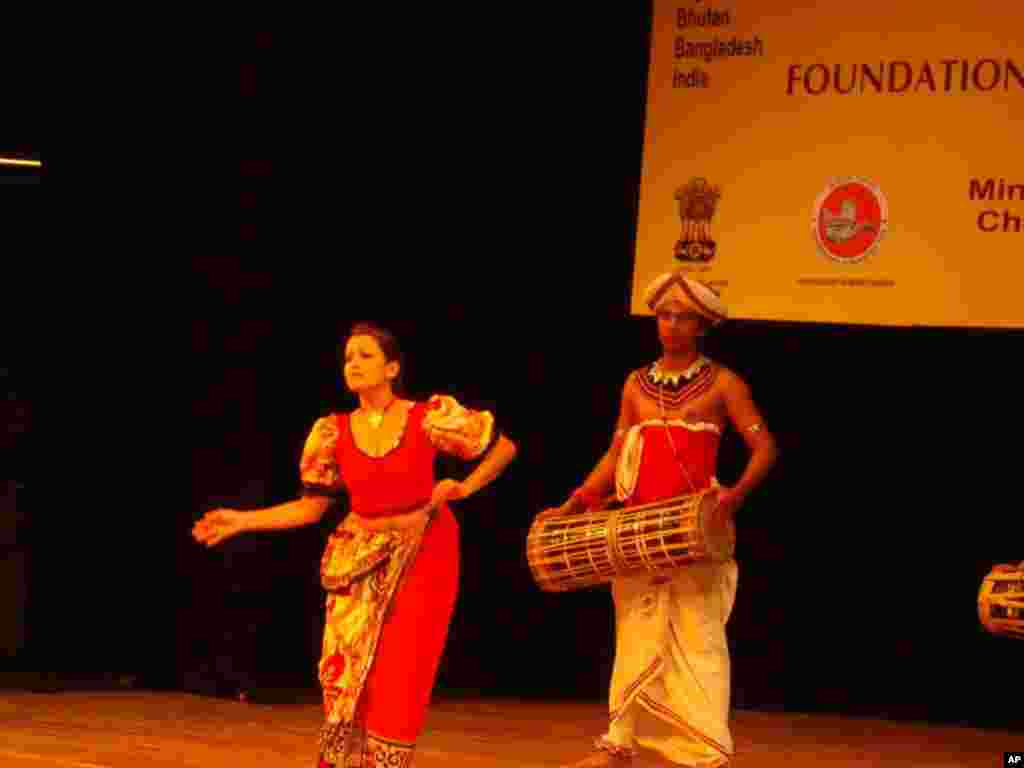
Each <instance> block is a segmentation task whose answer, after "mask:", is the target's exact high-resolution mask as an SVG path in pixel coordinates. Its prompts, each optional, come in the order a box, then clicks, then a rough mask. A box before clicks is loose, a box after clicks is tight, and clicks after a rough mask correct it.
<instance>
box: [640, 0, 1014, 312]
mask: <svg viewBox="0 0 1024 768" xmlns="http://www.w3.org/2000/svg"><path fill="white" fill-rule="evenodd" d="M643 151H644V162H643V175H642V179H641V184H640V207H639V214H638V221H637V244H636V260H635V264H634V275H633V278H634V279H633V302H632V311H633V313H634V314H649V309H648V308H647V307H646V306H644V305H643V303H642V298H641V297H642V296H643V291H644V288H645V287H646V285H647V284H648V282H649V281H650V280H651V279H653V278H654V277H655V276H657V275H658V274H660V273H662V272H665V271H667V270H670V269H678V268H682V269H685V270H687V271H688V272H690V273H692V274H693V276H694V277H697V278H698V279H701V280H703V281H705V282H707V283H709V284H711V285H712V286H713V287H714V288H715V289H716V290H718V291H719V293H720V294H721V296H722V299H723V300H724V301H725V302H726V304H727V306H728V307H729V311H730V314H731V315H732V316H734V317H739V318H746V319H757V320H787V321H808V322H830V323H854V324H872V325H900V326H906V325H928V326H986V327H1024V300H1022V287H1024V266H1022V263H1024V2H1022V0H988V2H986V3H983V4H981V5H978V6H970V5H967V4H964V3H954V2H943V1H942V0H939V2H930V3H909V2H899V1H898V0H895V1H894V0H858V2H856V3H853V4H849V3H818V4H814V3H793V2H792V0H713V1H712V2H704V1H702V0H684V1H683V2H666V1H663V0H654V19H653V25H652V36H651V50H650V69H649V81H648V94H647V119H646V125H645V137H644V149H643Z"/></svg>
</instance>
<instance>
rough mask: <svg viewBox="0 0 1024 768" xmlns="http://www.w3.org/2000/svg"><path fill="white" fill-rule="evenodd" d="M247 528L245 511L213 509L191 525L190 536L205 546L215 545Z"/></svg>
mask: <svg viewBox="0 0 1024 768" xmlns="http://www.w3.org/2000/svg"><path fill="white" fill-rule="evenodd" d="M246 528H247V525H246V513H245V512H239V511H238V510H237V509H213V510H210V511H209V512H207V513H206V514H205V515H203V516H202V518H200V519H199V520H198V521H197V522H196V524H195V525H194V526H192V538H194V539H195V540H196V541H198V542H199V543H200V544H203V545H205V546H207V547H215V546H217V545H218V544H220V543H221V542H222V541H224V540H225V539H229V538H231V537H232V536H235V535H237V534H239V533H242V532H243V531H245V530H246Z"/></svg>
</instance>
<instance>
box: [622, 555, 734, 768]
mask: <svg viewBox="0 0 1024 768" xmlns="http://www.w3.org/2000/svg"><path fill="white" fill-rule="evenodd" d="M660 578H661V579H665V578H666V577H664V576H662V577H660ZM737 578H738V568H737V566H736V562H735V561H734V560H729V561H727V562H724V563H713V562H704V563H698V564H695V565H689V566H686V567H684V568H681V569H680V570H679V571H677V572H675V573H673V574H671V577H670V578H668V580H667V581H665V582H664V583H660V584H659V583H656V582H657V581H659V579H657V578H654V577H652V575H651V574H645V575H642V576H629V577H620V578H617V579H615V580H614V581H613V582H612V597H613V598H614V601H615V620H616V633H615V643H616V650H615V666H614V668H613V671H612V681H611V695H610V697H609V698H610V701H609V708H610V719H611V724H610V727H609V730H608V733H607V734H606V736H605V737H604V739H603V741H604V742H605V743H608V742H610V744H611V745H614V746H615V747H619V748H624V749H625V750H629V749H630V748H632V747H633V745H634V744H638V745H639V746H642V747H646V748H647V749H651V750H653V751H655V752H657V753H659V754H660V755H661V756H662V757H664V758H665V759H666V760H669V761H670V762H672V763H675V764H678V765H687V766H701V768H711V766H720V765H725V764H726V763H727V762H728V760H729V758H730V757H731V755H732V753H733V740H732V735H731V734H730V732H729V685H730V677H729V647H728V645H727V643H726V635H725V625H726V622H727V621H728V619H729V615H730V613H731V612H732V606H733V602H734V601H735V597H736V582H737ZM616 751H617V750H616Z"/></svg>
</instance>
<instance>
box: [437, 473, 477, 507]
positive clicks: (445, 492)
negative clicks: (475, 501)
mask: <svg viewBox="0 0 1024 768" xmlns="http://www.w3.org/2000/svg"><path fill="white" fill-rule="evenodd" d="M467 496H469V489H468V488H466V486H465V484H464V483H460V482H459V481H458V480H451V479H447V478H446V479H444V480H442V481H441V482H439V483H438V484H437V485H435V486H434V492H433V493H431V494H430V506H432V507H439V506H441V505H442V504H444V503H445V502H446V501H456V500H457V499H464V498H466V497H467Z"/></svg>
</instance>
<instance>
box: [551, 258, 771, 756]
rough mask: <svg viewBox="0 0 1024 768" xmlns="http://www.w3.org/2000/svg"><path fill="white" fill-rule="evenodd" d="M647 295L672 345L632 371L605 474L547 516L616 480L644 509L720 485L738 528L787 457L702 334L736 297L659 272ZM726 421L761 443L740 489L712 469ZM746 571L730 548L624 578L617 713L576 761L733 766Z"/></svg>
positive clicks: (613, 699)
mask: <svg viewBox="0 0 1024 768" xmlns="http://www.w3.org/2000/svg"><path fill="white" fill-rule="evenodd" d="M645 301H646V303H647V305H648V306H649V307H650V308H651V309H652V310H653V311H654V313H655V315H656V316H657V323H658V338H659V339H660V340H661V345H662V355H661V357H660V358H659V359H658V360H657V361H656V362H654V363H652V364H650V365H648V366H646V367H644V368H641V369H639V370H637V371H634V372H632V373H631V374H630V375H629V376H628V377H627V378H626V383H625V386H624V387H623V391H622V404H621V410H620V413H619V420H618V424H617V429H616V432H615V436H614V439H613V441H612V445H611V447H610V448H609V450H608V452H607V453H606V454H605V455H604V457H603V458H602V459H601V460H600V462H598V464H597V466H596V468H595V469H594V471H593V472H591V473H590V476H589V477H588V478H587V479H586V481H585V482H584V483H583V485H581V486H580V487H579V488H578V489H577V490H576V491H575V492H574V493H573V494H572V496H570V498H569V499H568V501H566V502H565V503H564V504H563V505H562V506H561V507H558V508H556V509H550V510H546V511H545V512H544V513H543V514H544V515H557V514H569V513H574V512H579V511H583V510H584V509H586V508H595V507H600V506H601V505H602V504H603V503H604V502H605V500H606V497H608V496H610V493H611V492H612V490H614V491H615V493H616V496H617V497H618V499H619V500H620V501H622V502H624V503H625V504H626V505H627V506H634V505H640V504H647V503H651V502H656V501H658V500H660V499H666V498H670V497H673V496H679V495H684V494H694V493H699V492H701V491H709V489H714V490H710V492H711V493H715V494H716V495H717V501H718V505H717V510H716V512H715V515H714V517H715V518H716V519H715V521H714V522H715V523H716V524H717V525H718V526H719V527H721V526H731V525H732V518H733V515H734V513H735V512H736V510H737V509H738V508H739V507H740V506H741V505H742V503H743V501H744V500H745V499H746V498H747V496H748V495H749V494H750V492H751V491H753V490H754V489H755V488H756V487H757V486H758V484H759V483H760V482H761V481H762V480H763V479H764V477H765V475H766V474H767V473H768V471H769V470H770V469H771V467H772V465H773V464H774V463H775V460H776V456H777V448H776V445H775V440H774V438H773V437H772V435H771V433H770V432H769V431H768V429H767V427H766V426H765V424H764V420H763V419H762V418H761V414H760V413H759V412H758V409H757V406H756V405H755V404H754V401H753V400H752V398H751V394H750V388H749V387H748V386H747V384H746V383H745V382H744V381H743V379H741V378H740V377H739V376H738V375H737V374H735V373H734V372H732V371H730V370H729V369H727V368H725V367H723V366H721V365H719V364H718V363H715V362H713V361H711V360H709V359H708V358H706V357H704V356H703V355H701V354H700V352H699V351H698V339H699V337H701V336H702V335H704V333H705V332H706V331H707V330H708V329H709V328H711V327H713V326H716V325H718V324H719V323H721V322H722V321H723V320H725V318H726V309H725V306H724V305H723V303H722V301H721V300H720V298H719V297H718V295H717V294H716V293H715V292H714V291H713V290H712V289H711V288H710V287H708V286H706V285H704V284H703V283H701V282H699V281H697V280H694V279H692V278H690V277H688V276H686V275H685V274H682V273H678V272H675V273H673V272H670V273H666V274H664V275H661V276H659V277H658V278H656V279H655V280H654V281H653V282H652V283H651V284H650V286H649V287H648V289H647V292H646V295H645ZM727 425H732V427H733V428H734V429H736V430H738V431H739V433H740V434H741V435H742V436H743V439H744V441H745V442H746V444H747V446H748V447H749V449H750V457H749V460H748V462H747V466H746V468H745V470H744V472H743V473H742V475H741V477H740V479H739V480H738V481H737V482H736V484H735V485H733V486H732V487H729V488H727V487H724V486H719V485H718V483H717V481H716V479H715V475H714V473H715V461H716V457H717V452H718V445H719V441H720V439H721V435H722V432H723V430H724V429H725V428H726V426H727ZM736 579H737V567H736V562H735V561H734V560H732V559H729V560H727V561H725V562H711V561H706V562H701V563H697V564H693V565H688V566H685V567H683V568H680V569H679V570H677V571H675V572H672V573H670V574H668V575H663V574H662V575H654V574H649V573H648V574H644V575H640V576H622V577H618V578H616V579H615V580H614V581H613V582H612V597H613V600H614V603H615V618H616V652H615V665H614V669H613V671H612V680H611V691H610V695H609V711H610V724H609V728H608V731H607V732H606V733H605V734H604V735H603V736H602V737H600V738H599V739H598V740H597V742H596V743H595V747H596V751H594V752H592V753H591V754H589V755H588V756H586V757H584V758H583V759H582V760H580V761H578V762H576V763H573V764H572V768H599V767H602V768H603V767H604V766H615V767H617V768H620V767H621V768H624V767H625V766H628V765H629V764H630V762H631V760H632V758H633V757H634V756H635V755H636V747H637V746H641V747H645V748H647V749H650V750H653V751H654V752H656V753H657V754H658V755H660V756H661V757H662V758H663V759H664V760H665V761H667V763H668V765H685V766H700V767H701V768H717V767H718V766H724V765H727V764H728V762H729V758H730V757H731V755H732V753H733V740H732V736H731V734H730V732H729V723H728V719H729V684H730V681H729V649H728V645H727V644H726V636H725V624H726V621H727V620H728V618H729V614H730V612H731V610H732V605H733V600H734V598H735V595H736Z"/></svg>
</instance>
